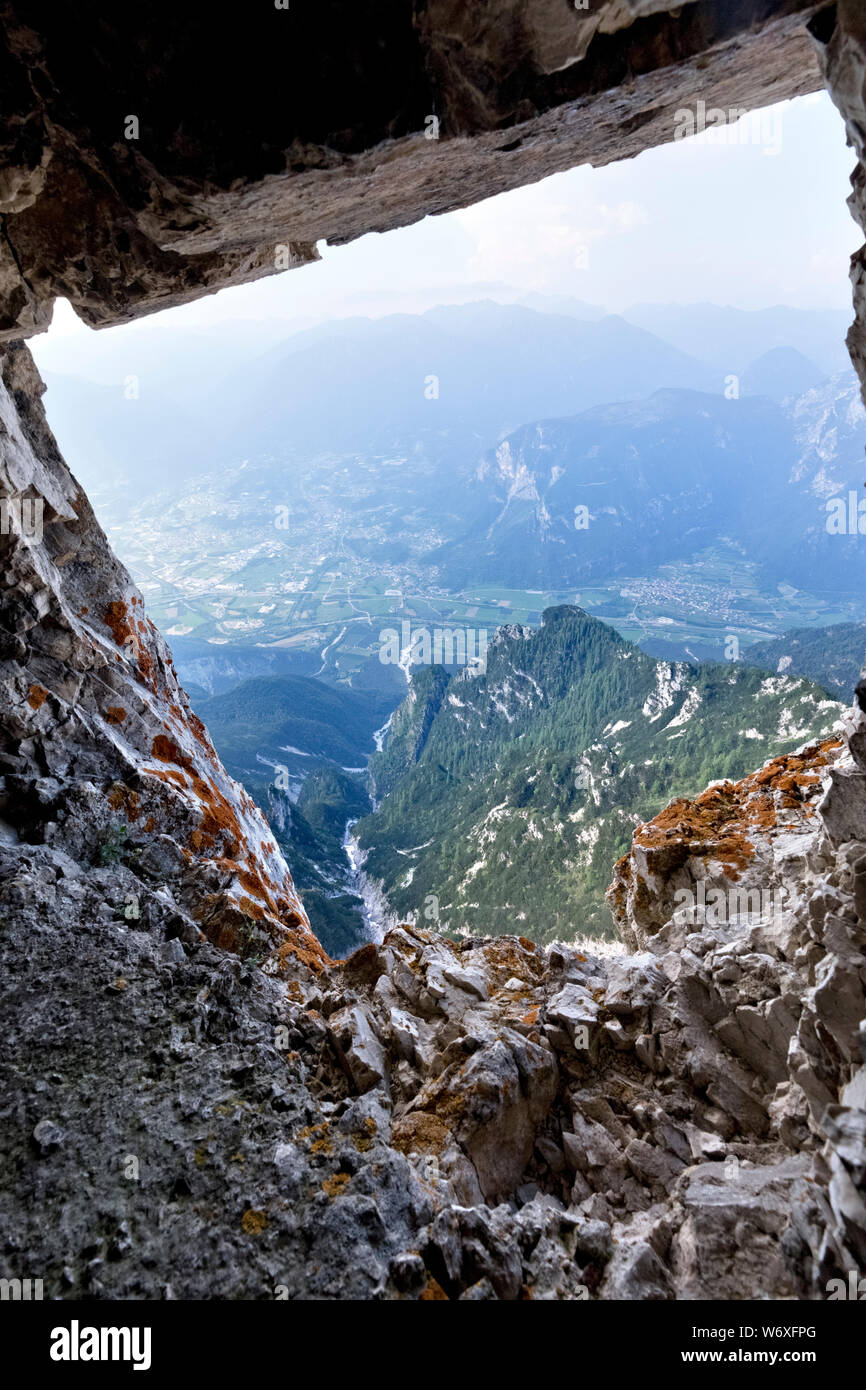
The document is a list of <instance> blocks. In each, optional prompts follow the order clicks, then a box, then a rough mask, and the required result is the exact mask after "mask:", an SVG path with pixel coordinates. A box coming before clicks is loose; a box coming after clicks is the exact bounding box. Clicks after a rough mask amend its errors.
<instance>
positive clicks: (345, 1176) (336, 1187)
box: [322, 1173, 352, 1201]
mask: <svg viewBox="0 0 866 1390" xmlns="http://www.w3.org/2000/svg"><path fill="white" fill-rule="evenodd" d="M351 1181H352V1174H351V1173H335V1174H334V1176H333V1177H332V1178H325V1181H324V1182H323V1183H322V1191H323V1192H325V1193H327V1195H328V1196H329V1197H330V1198H331V1200H332V1201H333V1199H334V1198H335V1197H339V1196H340V1195H341V1194H342V1193H343V1192H345V1190H346V1188H347V1187H348V1186H349V1183H350V1182H351Z"/></svg>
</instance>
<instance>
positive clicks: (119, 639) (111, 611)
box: [102, 599, 132, 647]
mask: <svg viewBox="0 0 866 1390" xmlns="http://www.w3.org/2000/svg"><path fill="white" fill-rule="evenodd" d="M102 620H103V622H104V623H105V626H106V627H107V628H108V629H109V631H110V633H111V635H112V637H113V638H114V641H115V644H116V645H117V646H118V647H125V646H126V644H127V642H129V641H130V639H131V637H132V628H131V626H130V622H129V617H128V609H127V607H126V604H125V603H124V602H123V600H122V599H115V600H114V602H113V603H110V604H109V605H108V607H107V608H106V610H105V612H104V613H103V615H102Z"/></svg>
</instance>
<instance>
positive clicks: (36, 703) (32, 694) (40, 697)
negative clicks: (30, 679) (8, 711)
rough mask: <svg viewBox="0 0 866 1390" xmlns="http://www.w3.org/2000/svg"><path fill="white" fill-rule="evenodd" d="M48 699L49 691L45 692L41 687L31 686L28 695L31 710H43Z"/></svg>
mask: <svg viewBox="0 0 866 1390" xmlns="http://www.w3.org/2000/svg"><path fill="white" fill-rule="evenodd" d="M47 699H48V691H47V690H43V688H42V686H41V685H31V687H30V690H29V692H28V695H27V703H28V705H29V706H30V708H31V709H41V708H42V706H43V705H44V704H45V701H46V700H47Z"/></svg>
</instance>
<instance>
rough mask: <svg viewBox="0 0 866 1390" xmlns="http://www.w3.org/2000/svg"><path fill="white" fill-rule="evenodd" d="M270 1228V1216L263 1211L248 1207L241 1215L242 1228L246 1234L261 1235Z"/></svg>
mask: <svg viewBox="0 0 866 1390" xmlns="http://www.w3.org/2000/svg"><path fill="white" fill-rule="evenodd" d="M267 1229H268V1218H267V1216H266V1215H265V1213H264V1212H263V1211H254V1210H253V1208H252V1207H248V1208H247V1210H246V1211H245V1212H244V1214H243V1216H242V1217H241V1230H242V1231H243V1233H244V1235H246V1236H260V1235H261V1233H262V1231H266V1230H267Z"/></svg>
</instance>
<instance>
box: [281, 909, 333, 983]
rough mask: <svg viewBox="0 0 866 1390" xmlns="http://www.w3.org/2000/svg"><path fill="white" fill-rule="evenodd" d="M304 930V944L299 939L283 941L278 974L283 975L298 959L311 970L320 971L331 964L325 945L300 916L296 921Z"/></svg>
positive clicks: (296, 924)
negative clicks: (320, 943) (317, 938)
mask: <svg viewBox="0 0 866 1390" xmlns="http://www.w3.org/2000/svg"><path fill="white" fill-rule="evenodd" d="M292 925H295V926H297V927H300V928H301V930H302V931H303V940H304V945H301V944H300V943H299V942H298V941H294V940H286V941H284V942H282V944H281V945H280V948H279V950H278V951H277V957H276V968H277V974H278V975H282V974H284V973H285V971H286V970H287V969H288V967H289V964H290V963H294V962H295V961H298V962H299V963H300V964H301V965H306V966H308V967H309V968H310V969H311V970H315V971H316V973H318V972H319V971H320V970H324V969H325V967H326V966H327V965H331V964H332V961H331V958H330V956H328V955H326V953H325V950H324V947H322V946H320V945H319V943H318V941H317V940H316V938H315V937H314V936H313V933H312V932H311V931H310V930H309V929H308V928H307V927H306V926H305V925H304V924H303V923H302V922H301V920H300V918H298V919H297V922H296V923H293V924H292Z"/></svg>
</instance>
